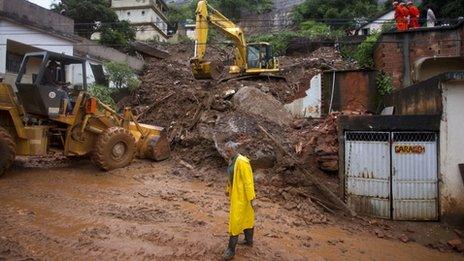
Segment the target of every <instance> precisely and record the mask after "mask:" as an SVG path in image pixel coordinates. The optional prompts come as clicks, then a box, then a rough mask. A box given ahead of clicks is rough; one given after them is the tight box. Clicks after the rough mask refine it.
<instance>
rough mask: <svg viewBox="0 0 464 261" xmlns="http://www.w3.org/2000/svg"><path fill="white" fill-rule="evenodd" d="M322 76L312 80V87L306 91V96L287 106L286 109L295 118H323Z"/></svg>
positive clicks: (319, 75)
mask: <svg viewBox="0 0 464 261" xmlns="http://www.w3.org/2000/svg"><path fill="white" fill-rule="evenodd" d="M321 87H322V74H318V75H316V76H314V77H313V78H312V79H311V83H310V87H309V89H308V90H306V96H305V97H303V98H300V99H297V100H294V101H293V102H291V103H289V104H285V109H287V111H289V112H290V113H291V114H292V115H293V116H294V117H312V118H320V117H321V113H322V111H321V103H322V94H321V91H322V90H321Z"/></svg>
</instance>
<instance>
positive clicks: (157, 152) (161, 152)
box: [146, 132, 171, 161]
mask: <svg viewBox="0 0 464 261" xmlns="http://www.w3.org/2000/svg"><path fill="white" fill-rule="evenodd" d="M147 150H148V151H147V152H146V155H147V157H148V158H150V159H153V160H155V161H162V160H165V159H168V158H169V157H170V156H171V148H170V142H169V140H168V138H167V136H166V135H165V132H163V134H162V135H161V136H154V137H150V138H149V141H148V146H147Z"/></svg>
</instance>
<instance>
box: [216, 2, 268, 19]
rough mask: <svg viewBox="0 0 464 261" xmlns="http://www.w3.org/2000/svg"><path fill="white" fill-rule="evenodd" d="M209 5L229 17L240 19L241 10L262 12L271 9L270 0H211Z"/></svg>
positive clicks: (255, 12)
mask: <svg viewBox="0 0 464 261" xmlns="http://www.w3.org/2000/svg"><path fill="white" fill-rule="evenodd" d="M209 4H210V5H211V6H213V7H214V8H215V9H217V10H219V11H220V12H221V13H222V14H224V15H225V16H226V17H228V18H229V19H233V20H237V19H240V17H241V15H242V11H245V10H246V11H249V12H251V13H254V14H262V13H266V12H269V11H271V9H272V5H273V2H272V0H212V1H210V2H209Z"/></svg>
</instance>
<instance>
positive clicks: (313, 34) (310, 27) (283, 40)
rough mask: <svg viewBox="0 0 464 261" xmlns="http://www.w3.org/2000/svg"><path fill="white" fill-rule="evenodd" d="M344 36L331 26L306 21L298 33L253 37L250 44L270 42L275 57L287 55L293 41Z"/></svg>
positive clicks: (290, 32) (289, 32)
mask: <svg viewBox="0 0 464 261" xmlns="http://www.w3.org/2000/svg"><path fill="white" fill-rule="evenodd" d="M342 35H343V32H342V31H341V30H333V29H332V28H331V27H330V26H328V25H326V24H323V23H318V22H315V21H305V22H302V23H301V24H300V26H299V30H298V31H283V32H276V33H271V34H261V35H255V36H251V37H250V38H249V39H248V41H249V42H268V43H270V44H271V45H272V47H273V51H274V54H275V55H283V54H285V52H286V50H287V48H288V45H289V44H290V42H291V41H292V39H294V38H297V37H306V38H310V39H335V38H337V37H340V36H342Z"/></svg>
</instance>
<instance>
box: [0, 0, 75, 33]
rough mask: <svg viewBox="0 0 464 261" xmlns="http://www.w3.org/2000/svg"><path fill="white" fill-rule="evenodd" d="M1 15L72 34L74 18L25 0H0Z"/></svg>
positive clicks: (23, 22)
mask: <svg viewBox="0 0 464 261" xmlns="http://www.w3.org/2000/svg"><path fill="white" fill-rule="evenodd" d="M0 12H2V15H3V16H6V17H9V18H12V19H15V20H17V21H20V22H21V23H22V24H29V25H36V26H39V27H41V28H44V29H47V30H49V29H51V30H52V31H56V32H60V33H63V34H74V20H73V19H71V18H69V17H66V16H63V15H60V14H57V13H55V12H53V11H51V10H48V9H46V8H43V7H41V6H38V5H36V4H33V3H31V2H28V1H26V0H0Z"/></svg>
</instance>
